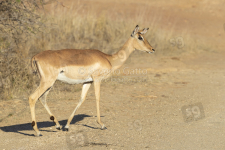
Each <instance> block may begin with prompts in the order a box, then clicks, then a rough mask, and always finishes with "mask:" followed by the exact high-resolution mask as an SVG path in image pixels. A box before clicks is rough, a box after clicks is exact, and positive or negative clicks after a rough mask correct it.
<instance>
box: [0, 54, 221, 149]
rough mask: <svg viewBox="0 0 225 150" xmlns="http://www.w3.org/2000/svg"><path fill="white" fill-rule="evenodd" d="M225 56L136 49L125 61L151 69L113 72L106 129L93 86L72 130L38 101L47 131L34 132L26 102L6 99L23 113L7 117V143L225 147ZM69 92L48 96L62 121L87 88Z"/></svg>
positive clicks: (105, 89) (105, 91)
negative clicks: (38, 134) (174, 54)
mask: <svg viewBox="0 0 225 150" xmlns="http://www.w3.org/2000/svg"><path fill="white" fill-rule="evenodd" d="M137 56H138V57H137ZM224 56H225V53H223V52H218V53H202V54H199V55H198V56H195V57H193V56H186V55H185V56H182V57H160V58H159V57H156V56H154V55H146V54H142V53H134V54H133V55H132V56H131V58H132V60H133V61H132V62H130V63H129V64H125V66H124V67H127V68H129V69H135V68H139V69H140V67H138V66H142V68H141V69H142V70H147V74H144V75H143V74H138V75H137V74H136V75H129V76H125V75H120V76H114V77H113V78H112V79H110V80H108V81H107V82H104V83H103V84H102V88H101V89H102V90H101V115H102V121H103V122H104V123H105V124H106V126H107V128H108V129H107V130H100V127H99V126H98V124H97V123H96V121H95V120H96V107H95V97H94V89H93V87H92V88H91V89H90V92H89V93H88V96H87V100H86V101H85V103H84V104H83V105H82V106H81V108H80V109H79V111H78V114H77V116H75V117H74V120H73V122H72V124H71V128H70V131H69V132H66V131H57V130H56V129H55V127H54V124H53V123H52V122H51V121H50V120H49V116H48V114H47V113H46V110H45V109H44V108H43V107H42V106H41V104H40V102H37V108H36V116H37V121H38V126H39V128H40V130H41V132H42V134H43V136H42V137H35V136H33V135H34V131H33V130H32V127H31V125H30V111H29V107H27V108H26V106H28V105H27V103H28V102H27V100H17V101H16V103H15V101H14V102H10V101H6V102H5V107H7V108H10V107H16V113H14V114H12V116H9V117H7V118H5V119H4V120H2V122H1V125H0V129H1V130H0V135H1V139H0V149H6V150H8V149H20V150H22V149H75V148H78V149H160V150H161V149H177V150H178V149H192V150H193V149H196V150H199V149H205V150H211V149H224V148H225V145H224V142H225V140H224V139H225V134H224V133H225V131H224V126H225V117H224V115H225V111H224V109H225V101H224V99H225V94H224V89H225V71H224V66H225V62H224ZM137 62H138V63H137ZM122 69H123V68H122ZM128 77H129V79H128ZM122 79H123V80H122ZM54 92H55V91H54V90H53V91H52V93H54ZM69 94H71V95H73V96H74V100H68V99H65V100H57V99H53V98H52V97H54V96H53V94H52V95H51V94H50V96H49V98H48V99H49V100H48V103H49V106H50V109H51V110H52V111H53V113H54V114H55V115H56V116H57V118H58V120H60V124H61V125H65V124H66V119H67V118H68V116H69V115H70V113H71V112H72V110H73V109H74V108H75V106H76V104H77V102H78V97H79V95H80V91H77V92H76V93H70V92H67V93H66V95H67V96H68V95H69ZM75 99H76V100H75ZM2 105H3V103H2ZM184 109H185V110H184ZM8 111H9V110H8ZM186 117H189V118H188V119H187V118H186ZM186 119H187V120H186Z"/></svg>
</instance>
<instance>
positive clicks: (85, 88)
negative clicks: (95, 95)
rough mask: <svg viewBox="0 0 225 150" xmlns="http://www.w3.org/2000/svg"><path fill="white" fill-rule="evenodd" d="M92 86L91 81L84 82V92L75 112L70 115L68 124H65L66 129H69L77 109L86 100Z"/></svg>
mask: <svg viewBox="0 0 225 150" xmlns="http://www.w3.org/2000/svg"><path fill="white" fill-rule="evenodd" d="M90 87H91V83H84V84H83V87H82V93H81V99H80V101H79V103H78V104H77V107H76V108H75V109H74V111H73V113H72V114H71V115H70V117H69V119H68V121H67V124H66V126H65V130H66V131H68V130H69V125H70V122H71V121H72V119H73V117H74V115H75V113H76V111H77V109H78V108H79V107H80V106H81V104H82V103H83V102H84V100H85V98H86V96H87V92H88V90H89V88H90Z"/></svg>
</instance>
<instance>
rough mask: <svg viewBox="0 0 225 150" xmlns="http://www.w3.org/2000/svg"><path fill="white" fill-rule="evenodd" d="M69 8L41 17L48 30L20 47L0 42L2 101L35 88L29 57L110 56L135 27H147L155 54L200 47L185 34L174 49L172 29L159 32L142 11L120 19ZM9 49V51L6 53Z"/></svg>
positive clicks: (66, 87) (73, 89)
mask: <svg viewBox="0 0 225 150" xmlns="http://www.w3.org/2000/svg"><path fill="white" fill-rule="evenodd" d="M72 8H73V7H71V9H70V10H69V9H67V10H66V11H63V10H61V13H57V12H54V11H52V12H51V13H50V14H48V15H46V14H45V15H43V16H42V20H43V22H45V23H46V24H47V26H48V28H46V29H45V31H43V32H42V33H38V34H36V35H34V36H32V37H31V38H30V40H28V41H27V42H26V43H21V44H20V45H19V47H14V48H11V47H10V44H9V43H8V42H7V41H5V40H4V39H1V42H0V44H1V45H0V53H1V57H0V61H1V62H0V65H1V68H0V90H1V91H0V93H1V97H0V98H1V99H11V98H15V97H28V95H29V94H30V93H32V91H33V90H34V89H35V87H37V85H38V81H39V79H38V77H37V76H34V75H33V74H32V71H31V68H30V58H31V57H32V56H33V55H35V54H37V53H39V52H40V51H44V50H48V49H52V50H57V49H67V48H71V49H90V48H91V49H99V50H101V51H103V52H105V53H109V54H110V53H113V52H115V51H117V50H118V49H119V48H120V47H121V46H122V45H123V44H124V43H125V41H126V40H127V39H128V38H129V36H130V34H131V32H132V30H133V29H134V27H135V26H136V25H137V24H139V25H140V26H141V27H145V26H143V25H147V27H149V28H150V29H149V31H148V33H147V34H146V38H147V39H148V41H149V42H150V44H151V45H152V46H153V47H154V48H155V49H156V50H157V53H156V55H177V54H181V53H184V52H187V53H190V52H191V53H194V52H196V49H198V47H199V46H198V45H199V44H197V43H195V42H194V40H192V39H191V38H190V37H188V35H187V33H186V32H184V33H182V35H179V36H181V37H182V38H183V40H184V45H183V47H182V48H181V47H179V46H177V45H176V36H175V35H174V32H173V31H174V30H175V29H171V31H169V32H168V31H163V30H160V29H159V28H157V26H156V25H155V24H154V22H155V21H157V19H154V20H148V19H147V17H145V15H146V12H145V11H143V12H139V13H138V14H137V15H136V16H132V17H131V18H122V17H121V16H116V17H115V15H114V17H111V16H110V15H109V14H107V13H102V14H101V15H97V14H95V12H93V11H91V10H89V11H88V12H85V13H80V10H82V6H80V7H79V9H76V10H77V12H74V10H73V9H72ZM53 10H54V9H53ZM157 17H158V16H157ZM157 17H155V18H157ZM149 22H150V24H149ZM171 39H172V40H171ZM173 39H174V40H175V43H174V40H173ZM10 48H11V49H12V50H11V51H8V50H9V49H10ZM62 87H63V88H62ZM54 88H55V89H59V91H71V92H76V91H79V90H80V86H76V85H74V86H71V85H64V84H63V83H59V82H57V83H56V84H55V86H54Z"/></svg>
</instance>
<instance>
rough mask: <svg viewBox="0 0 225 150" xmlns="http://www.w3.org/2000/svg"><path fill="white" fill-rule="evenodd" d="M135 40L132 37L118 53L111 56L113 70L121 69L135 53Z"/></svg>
mask: <svg viewBox="0 0 225 150" xmlns="http://www.w3.org/2000/svg"><path fill="white" fill-rule="evenodd" d="M133 40H134V38H132V37H130V38H129V39H128V40H127V42H126V43H125V44H124V45H123V47H122V48H121V49H120V50H119V51H118V52H116V53H115V54H112V55H111V56H112V57H111V58H110V60H109V61H110V63H111V65H112V70H116V69H118V68H120V67H121V66H122V65H123V64H124V63H125V61H126V60H127V59H128V57H129V56H130V54H131V53H132V52H133V51H134V49H135V48H134V47H133V46H132V43H133Z"/></svg>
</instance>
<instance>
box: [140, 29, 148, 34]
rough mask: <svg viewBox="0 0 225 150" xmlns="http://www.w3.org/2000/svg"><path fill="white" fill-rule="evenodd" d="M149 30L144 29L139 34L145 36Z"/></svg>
mask: <svg viewBox="0 0 225 150" xmlns="http://www.w3.org/2000/svg"><path fill="white" fill-rule="evenodd" d="M148 29H149V28H144V29H143V30H142V31H141V32H140V33H141V34H145V33H146V32H147V31H148Z"/></svg>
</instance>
